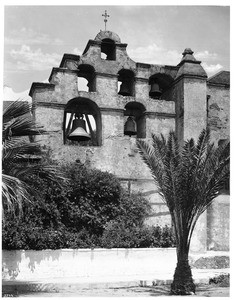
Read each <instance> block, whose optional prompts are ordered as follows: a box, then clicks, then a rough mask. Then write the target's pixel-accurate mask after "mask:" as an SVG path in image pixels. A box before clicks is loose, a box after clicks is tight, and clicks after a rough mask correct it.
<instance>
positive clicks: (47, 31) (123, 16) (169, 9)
mask: <svg viewBox="0 0 234 300" xmlns="http://www.w3.org/2000/svg"><path fill="white" fill-rule="evenodd" d="M77 3H78V2H77ZM97 3H98V2H97ZM142 3H144V2H143V1H142ZM223 3H225V2H223ZM105 10H107V13H108V15H110V17H109V18H108V21H107V30H109V31H113V32H115V33H117V34H118V36H119V37H120V39H121V42H122V43H127V44H128V46H127V53H128V55H129V56H130V58H131V59H133V60H134V61H136V62H143V63H150V64H167V65H177V64H178V63H179V62H180V60H181V58H182V52H183V50H184V49H185V48H191V49H192V50H193V51H194V56H195V58H196V59H197V60H201V61H202V66H203V67H204V69H205V70H206V72H207V74H208V76H212V75H213V74H215V73H217V72H219V71H220V70H230V7H229V6H224V5H223V6H221V5H199V6H195V5H193V6H181V5H175V6H172V5H167V6H161V5H143V4H138V5H119V6H117V5H111V6H110V5H89V6H84V5H76V6H72V5H69V6H66V5H59V6H56V5H52V6H48V5H41V6H39V5H31V6H30V5H20V6H17V5H5V6H4V75H3V84H4V85H6V86H9V87H11V88H12V89H13V90H14V91H15V92H22V91H25V90H28V89H30V87H31V84H32V83H33V82H43V81H44V82H45V81H46V80H48V78H49V76H50V73H51V70H52V68H53V67H59V64H60V62H61V60H62V57H63V54H64V53H71V54H78V55H81V54H82V52H83V51H84V49H85V47H86V45H87V42H88V40H89V39H94V38H95V36H96V35H97V34H98V33H99V31H100V30H104V29H105V25H104V17H103V16H102V14H104V12H105Z"/></svg>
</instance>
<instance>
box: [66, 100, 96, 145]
mask: <svg viewBox="0 0 234 300" xmlns="http://www.w3.org/2000/svg"><path fill="white" fill-rule="evenodd" d="M63 139H64V144H68V145H80V146H100V145H101V114H100V110H99V108H98V106H97V104H96V103H94V102H93V101H91V100H90V99H86V98H75V99H72V100H70V101H69V102H68V104H67V105H66V107H65V110H64V121H63Z"/></svg>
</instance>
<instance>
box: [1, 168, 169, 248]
mask: <svg viewBox="0 0 234 300" xmlns="http://www.w3.org/2000/svg"><path fill="white" fill-rule="evenodd" d="M62 168H63V170H64V171H66V174H67V177H68V178H69V179H70V180H69V183H67V184H66V186H60V185H57V184H55V183H51V182H47V181H45V180H43V179H41V178H38V179H37V181H35V180H34V181H35V182H37V183H36V184H35V189H36V190H37V191H38V192H39V193H40V196H41V197H40V199H39V198H34V199H32V203H31V205H27V206H26V205H25V206H24V207H23V215H22V217H21V218H15V217H14V216H12V215H9V214H7V215H6V217H5V222H4V224H3V227H2V245H3V249H9V250H10V249H25V250H27V249H33V250H41V249H60V248H94V247H107V248H110V247H127V248H129V247H169V246H171V245H173V242H174V241H173V238H172V236H171V232H170V229H169V228H167V229H166V228H163V229H161V228H160V227H155V228H153V227H152V228H150V227H146V226H144V220H145V218H146V217H147V216H148V214H149V212H150V205H149V203H148V201H147V200H146V199H145V198H143V197H142V196H140V195H138V194H132V195H128V194H127V193H126V192H125V191H124V190H123V189H122V187H121V185H120V182H119V180H118V179H117V178H116V177H115V176H113V175H112V174H110V173H108V172H101V171H99V170H92V169H88V168H86V167H85V166H84V165H82V164H80V163H76V164H69V165H65V166H62ZM162 236H164V237H163V239H162Z"/></svg>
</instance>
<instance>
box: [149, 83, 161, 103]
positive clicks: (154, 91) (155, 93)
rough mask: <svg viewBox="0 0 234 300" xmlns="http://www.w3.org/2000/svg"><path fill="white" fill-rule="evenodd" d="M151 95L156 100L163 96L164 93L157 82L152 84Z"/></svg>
mask: <svg viewBox="0 0 234 300" xmlns="http://www.w3.org/2000/svg"><path fill="white" fill-rule="evenodd" d="M149 95H150V97H152V98H154V99H159V98H160V96H161V95H162V92H161V90H160V88H159V85H158V83H157V82H153V83H152V84H151V89H150V92H149Z"/></svg>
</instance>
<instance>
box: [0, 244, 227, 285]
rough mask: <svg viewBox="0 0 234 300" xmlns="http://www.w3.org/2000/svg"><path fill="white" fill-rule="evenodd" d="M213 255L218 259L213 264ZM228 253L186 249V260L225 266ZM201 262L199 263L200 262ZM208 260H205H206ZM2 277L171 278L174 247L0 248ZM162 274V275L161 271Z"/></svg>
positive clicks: (50, 279)
mask: <svg viewBox="0 0 234 300" xmlns="http://www.w3.org/2000/svg"><path fill="white" fill-rule="evenodd" d="M215 257H218V258H219V259H218V261H222V263H219V264H218V265H217V266H214V262H215ZM228 258H229V255H228V253H225V252H224V253H223V252H219V253H217V252H216V253H214V252H212V251H211V252H207V253H205V254H193V253H190V257H189V260H190V264H191V266H192V267H194V268H196V267H198V268H204V269H205V268H209V267H210V265H211V261H213V268H221V269H222V268H228V267H229V263H228ZM199 262H200V263H199ZM201 262H202V265H201ZM206 262H208V264H207V263H206ZM2 267H3V271H2V279H3V283H4V280H11V281H13V282H14V281H16V280H17V281H24V282H37V281H46V282H47V283H49V282H53V281H56V280H60V281H64V282H66V280H70V281H71V280H72V279H76V282H77V283H79V280H80V281H83V282H84V280H87V281H89V282H92V280H94V281H100V280H102V278H104V279H105V280H106V281H109V282H111V281H112V280H113V281H114V280H115V278H118V280H119V278H121V276H125V278H126V277H128V278H129V279H130V280H134V279H135V278H137V277H138V278H139V275H140V276H141V277H142V279H145V278H147V277H148V276H150V277H151V278H157V276H159V277H158V278H160V279H161V280H163V279H164V278H166V279H168V274H170V276H171V279H172V278H173V274H174V271H175V267H176V249H175V248H145V249H143V248H139V249H94V250H90V249H61V250H42V251H31V250H26V251H25V250H16V251H5V250H4V251H3V252H2ZM164 274H165V275H166V276H165V275H164Z"/></svg>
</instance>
